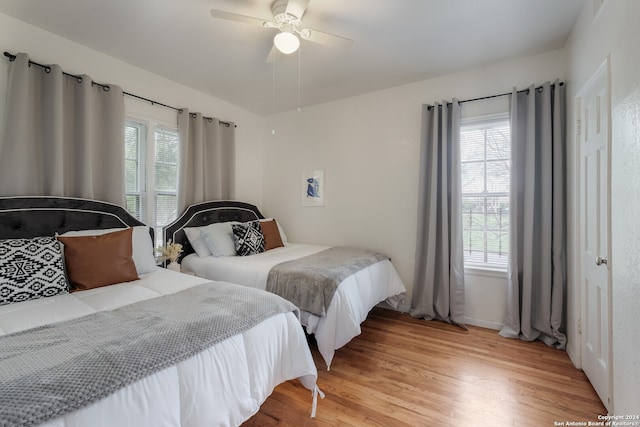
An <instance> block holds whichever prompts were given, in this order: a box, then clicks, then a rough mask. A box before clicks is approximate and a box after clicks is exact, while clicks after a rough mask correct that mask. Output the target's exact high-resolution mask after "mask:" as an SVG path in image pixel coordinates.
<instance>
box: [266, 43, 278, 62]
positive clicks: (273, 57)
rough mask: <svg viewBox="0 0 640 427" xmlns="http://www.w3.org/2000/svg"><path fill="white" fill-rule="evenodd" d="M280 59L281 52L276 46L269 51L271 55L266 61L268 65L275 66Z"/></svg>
mask: <svg viewBox="0 0 640 427" xmlns="http://www.w3.org/2000/svg"><path fill="white" fill-rule="evenodd" d="M279 57H280V51H279V50H278V49H276V47H275V46H271V50H270V51H269V55H267V60H266V61H265V62H266V63H267V64H273V63H274V62H276V61H277V60H278V58H279Z"/></svg>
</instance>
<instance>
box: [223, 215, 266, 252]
mask: <svg viewBox="0 0 640 427" xmlns="http://www.w3.org/2000/svg"><path fill="white" fill-rule="evenodd" d="M231 228H232V229H233V235H234V237H235V239H236V253H237V254H238V255H240V256H247V255H254V254H259V253H262V252H264V236H263V235H262V228H261V227H260V222H259V221H251V222H245V223H241V224H232V225H231Z"/></svg>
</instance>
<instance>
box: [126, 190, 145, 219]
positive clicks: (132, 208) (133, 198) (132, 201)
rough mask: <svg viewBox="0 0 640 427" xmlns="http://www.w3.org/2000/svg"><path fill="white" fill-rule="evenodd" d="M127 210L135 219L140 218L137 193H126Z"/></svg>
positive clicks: (140, 212) (140, 211)
mask: <svg viewBox="0 0 640 427" xmlns="http://www.w3.org/2000/svg"><path fill="white" fill-rule="evenodd" d="M126 201H127V206H126V208H127V211H128V212H129V213H130V214H131V215H133V216H134V217H136V218H137V219H141V217H142V210H141V209H140V195H138V194H127V196H126Z"/></svg>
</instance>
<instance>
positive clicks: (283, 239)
mask: <svg viewBox="0 0 640 427" xmlns="http://www.w3.org/2000/svg"><path fill="white" fill-rule="evenodd" d="M272 219H273V218H265V219H261V220H260V222H264V221H271V220H272ZM276 224H277V225H278V231H279V232H280V238H281V239H282V243H283V244H285V243H287V236H286V235H285V234H284V230H283V229H282V227H280V223H279V222H278V221H276Z"/></svg>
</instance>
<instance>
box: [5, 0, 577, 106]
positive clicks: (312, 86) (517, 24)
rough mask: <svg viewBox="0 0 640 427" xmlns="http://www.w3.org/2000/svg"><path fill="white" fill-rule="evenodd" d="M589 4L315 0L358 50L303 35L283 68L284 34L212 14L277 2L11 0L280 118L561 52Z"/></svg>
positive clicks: (27, 17) (114, 51) (44, 24)
mask: <svg viewBox="0 0 640 427" xmlns="http://www.w3.org/2000/svg"><path fill="white" fill-rule="evenodd" d="M584 1H585V0H312V1H311V3H310V4H309V7H308V8H307V11H306V13H305V15H304V16H303V23H304V26H305V27H308V28H313V29H317V30H321V31H324V32H329V33H334V34H338V35H341V36H343V37H347V38H350V39H353V40H354V43H353V46H352V47H351V48H350V49H349V50H347V51H340V50H336V49H332V48H329V47H325V46H321V45H317V44H313V43H310V42H306V41H303V43H302V48H301V53H300V56H298V54H293V55H290V56H282V57H281V58H280V59H279V60H278V61H277V63H276V64H275V70H274V66H273V65H272V64H267V63H265V59H266V56H267V54H268V52H269V50H270V49H271V46H272V38H273V35H274V34H275V31H276V30H273V29H272V30H269V29H264V28H260V27H254V26H251V25H248V24H243V23H238V22H230V21H223V20H219V19H214V18H212V17H211V15H210V9H212V8H217V9H222V10H226V11H229V12H234V13H239V14H243V15H250V16H255V17H260V18H265V19H270V18H271V3H272V1H271V0H109V1H99V0H47V1H42V0H0V12H1V13H4V14H6V15H10V16H13V17H15V18H17V19H20V20H22V21H25V22H27V23H29V24H32V25H35V26H37V27H40V28H43V29H45V30H48V31H50V32H52V33H55V34H58V35H60V36H62V37H65V38H67V39H70V40H73V41H75V42H77V43H80V44H82V45H85V46H87V47H90V48H92V49H95V50H98V51H101V52H104V53H106V54H108V55H110V56H113V57H116V58H119V59H121V60H123V61H125V62H127V63H130V64H134V65H136V66H138V67H140V68H143V69H146V70H149V71H151V72H154V73H156V74H159V75H161V76H164V77H166V78H169V79H171V80H174V81H177V82H180V83H182V84H184V85H187V86H189V87H192V88H194V89H197V90H200V91H202V92H205V93H208V94H210V95H212V96H214V97H217V98H220V99H223V100H226V101H228V102H230V103H232V104H234V105H237V106H239V107H242V108H245V109H247V110H249V111H253V112H255V113H258V114H261V115H269V114H271V113H273V112H274V111H285V110H291V109H295V108H296V107H298V98H300V103H301V105H302V106H307V105H313V104H318V103H322V102H327V101H331V100H335V99H339V98H344V97H348V96H353V95H358V94H362V93H366V92H371V91H374V90H379V89H384V88H389V87H393V86H397V85H401V84H406V83H411V82H415V81H419V80H424V79H426V78H430V77H434V76H438V75H443V74H448V73H451V72H456V71H460V70H463V69H468V68H472V67H477V66H481V65H484V64H490V63H495V62H498V61H503V60H507V59H512V58H518V57H523V56H527V55H531V54H536V53H540V52H545V51H549V50H553V49H558V48H561V47H563V46H564V44H565V42H566V39H567V37H568V35H569V32H570V30H571V27H572V26H573V23H574V22H575V21H576V19H577V17H578V14H579V13H580V10H581V9H582V5H583V4H584ZM34 59H35V58H34ZM36 60H37V59H36ZM298 64H300V70H299V67H298ZM274 76H275V78H274ZM298 76H300V84H298ZM274 81H275V83H276V90H275V93H276V96H275V108H274V96H273V93H274V90H273V82H274ZM298 88H300V90H298ZM125 90H129V91H133V92H135V88H125Z"/></svg>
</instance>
